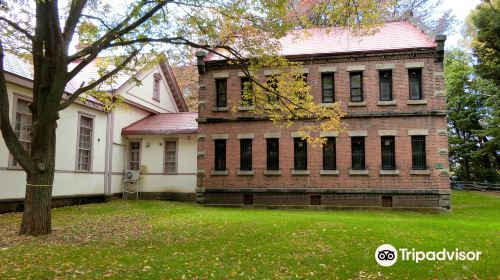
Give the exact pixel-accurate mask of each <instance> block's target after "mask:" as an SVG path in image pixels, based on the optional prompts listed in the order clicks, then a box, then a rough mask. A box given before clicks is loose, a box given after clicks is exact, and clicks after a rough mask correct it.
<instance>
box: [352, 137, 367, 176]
mask: <svg viewBox="0 0 500 280" xmlns="http://www.w3.org/2000/svg"><path fill="white" fill-rule="evenodd" d="M351 152H352V169H353V170H364V169H365V138H364V137H351Z"/></svg>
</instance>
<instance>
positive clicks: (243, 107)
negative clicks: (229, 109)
mask: <svg viewBox="0 0 500 280" xmlns="http://www.w3.org/2000/svg"><path fill="white" fill-rule="evenodd" d="M252 110H255V106H238V111H252Z"/></svg>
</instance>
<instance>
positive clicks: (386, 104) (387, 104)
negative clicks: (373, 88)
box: [377, 100, 397, 106]
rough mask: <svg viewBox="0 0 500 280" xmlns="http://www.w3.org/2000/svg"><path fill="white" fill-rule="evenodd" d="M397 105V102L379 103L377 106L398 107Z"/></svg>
mask: <svg viewBox="0 0 500 280" xmlns="http://www.w3.org/2000/svg"><path fill="white" fill-rule="evenodd" d="M396 104H397V102H396V100H390V101H380V100H379V101H377V106H396Z"/></svg>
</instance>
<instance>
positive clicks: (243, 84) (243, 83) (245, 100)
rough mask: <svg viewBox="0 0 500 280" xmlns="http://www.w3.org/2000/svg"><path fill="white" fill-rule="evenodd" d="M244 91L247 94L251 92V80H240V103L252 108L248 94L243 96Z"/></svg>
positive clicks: (251, 100) (251, 101)
mask: <svg viewBox="0 0 500 280" xmlns="http://www.w3.org/2000/svg"><path fill="white" fill-rule="evenodd" d="M245 89H246V90H247V93H249V92H250V91H252V80H251V79H250V78H246V77H245V78H241V101H243V104H244V105H247V106H252V104H253V99H252V98H251V97H250V96H248V94H247V95H246V96H245Z"/></svg>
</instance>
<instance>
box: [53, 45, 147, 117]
mask: <svg viewBox="0 0 500 280" xmlns="http://www.w3.org/2000/svg"><path fill="white" fill-rule="evenodd" d="M138 53H139V50H134V51H133V52H132V53H131V54H130V55H129V56H128V57H127V58H126V59H125V60H124V61H123V62H122V63H121V64H120V65H118V66H116V68H115V69H113V70H111V71H110V72H108V73H106V74H105V75H103V76H101V77H100V78H99V79H97V80H95V81H94V82H92V83H90V84H88V85H86V86H84V87H80V88H79V89H77V90H76V91H75V92H73V94H72V95H71V96H70V97H69V98H68V99H67V100H66V101H64V102H63V103H61V104H60V105H59V109H58V110H59V111H61V110H64V109H66V108H67V107H69V106H70V105H71V104H72V103H73V102H74V101H75V100H76V99H77V98H78V97H79V96H80V95H81V94H82V93H84V92H86V91H89V90H91V89H93V88H94V87H96V86H98V85H100V84H101V83H102V82H104V81H105V80H107V79H108V78H109V77H111V76H113V75H115V74H116V73H118V72H119V71H120V70H122V69H123V68H124V67H125V66H126V65H127V64H128V63H129V62H130V61H131V60H132V59H133V58H134V57H135V56H136V55H137V54H138Z"/></svg>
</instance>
